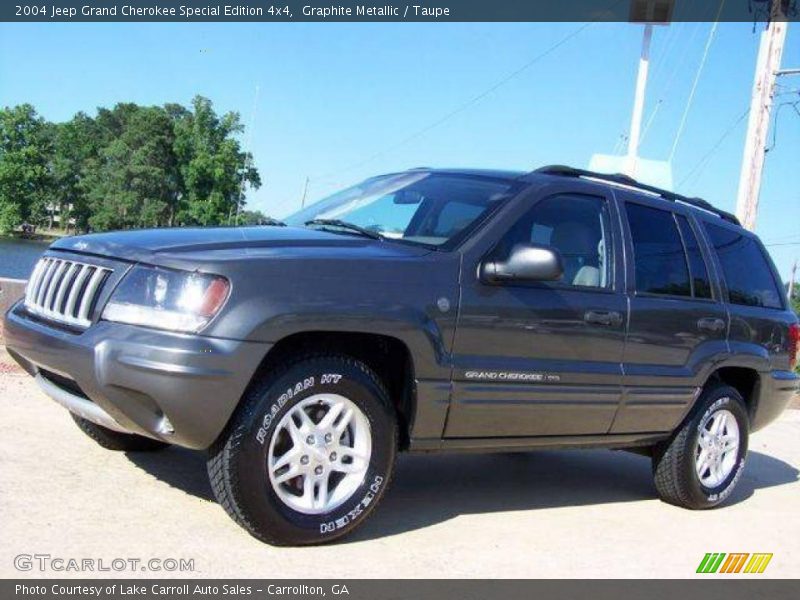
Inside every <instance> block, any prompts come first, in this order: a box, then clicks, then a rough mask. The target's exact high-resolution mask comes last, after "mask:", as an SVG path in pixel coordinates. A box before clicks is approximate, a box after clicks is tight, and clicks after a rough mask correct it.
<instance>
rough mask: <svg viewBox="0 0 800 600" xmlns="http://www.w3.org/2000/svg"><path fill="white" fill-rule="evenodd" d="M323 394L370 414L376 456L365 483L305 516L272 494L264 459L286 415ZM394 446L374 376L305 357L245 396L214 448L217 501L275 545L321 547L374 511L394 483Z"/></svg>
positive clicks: (352, 365) (333, 360) (393, 423)
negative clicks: (338, 501)
mask: <svg viewBox="0 0 800 600" xmlns="http://www.w3.org/2000/svg"><path fill="white" fill-rule="evenodd" d="M331 374H333V375H341V377H340V379H339V380H338V381H337V382H336V383H332V379H331V378H327V379H326V382H325V383H323V381H322V379H323V377H322V376H323V375H331ZM312 378H313V383H311V382H310V380H311V379H312ZM326 392H327V393H337V394H340V395H342V396H345V397H347V398H348V399H349V400H351V401H352V402H354V403H355V404H356V405H357V406H358V407H359V408H360V409H361V410H362V412H363V413H364V414H365V415H366V417H367V419H368V420H369V422H370V429H371V436H372V456H371V458H370V465H369V467H368V470H367V473H366V475H365V478H364V481H363V482H362V483H361V485H360V486H359V488H358V489H357V490H356V491H355V492H354V493H353V494H352V495H351V497H350V498H349V499H348V500H347V501H346V502H344V503H343V504H342V505H341V506H339V507H337V508H336V509H334V510H333V511H331V512H329V513H325V514H321V515H307V514H303V513H300V512H297V511H295V510H293V509H292V508H290V507H289V506H287V505H286V504H284V503H283V501H282V500H280V498H279V497H278V496H277V494H276V493H275V492H274V490H273V489H272V485H271V483H270V480H269V476H268V474H267V470H266V464H267V463H266V459H267V453H268V451H269V445H270V440H271V438H272V435H273V434H274V432H275V428H276V427H277V425H278V423H279V422H280V421H281V419H282V418H283V416H284V415H285V414H286V413H287V412H288V411H290V410H291V409H292V408H293V407H294V406H295V405H296V404H297V403H298V402H300V401H302V400H303V399H305V398H308V397H309V396H312V395H315V394H320V393H326ZM396 451H397V419H396V414H395V410H394V406H393V405H392V404H391V401H390V400H389V394H388V392H387V391H386V388H385V386H384V385H383V383H382V382H381V381H380V379H379V378H378V377H377V376H376V375H375V373H373V372H372V371H371V370H370V369H369V368H367V367H366V365H364V364H363V363H361V362H360V361H357V360H354V359H352V358H350V357H347V356H344V355H338V354H321V355H308V356H305V357H303V358H300V359H295V360H293V361H292V364H291V365H289V364H287V365H284V366H283V367H281V368H279V369H277V370H274V371H272V373H271V374H270V375H268V376H267V377H265V378H263V379H262V380H260V381H258V382H257V383H256V384H255V385H254V386H253V388H252V389H251V390H249V391H248V392H247V393H246V396H245V398H244V400H243V402H242V403H241V406H240V408H239V410H237V411H236V413H235V414H234V417H233V419H232V420H231V423H230V424H229V427H228V428H227V429H226V432H225V434H223V435H222V436H221V437H220V439H219V440H218V441H217V443H215V444H214V446H212V448H211V449H210V454H209V461H208V470H209V477H210V479H211V484H212V488H213V490H214V493H215V495H216V496H217V499H218V500H219V502H220V504H221V505H222V506H223V508H225V510H226V511H227V512H228V514H229V515H230V516H231V517H233V519H234V520H235V521H236V522H237V523H238V524H239V525H241V526H242V527H244V528H245V529H246V530H247V531H248V532H249V533H250V534H251V535H253V536H254V537H256V538H258V539H260V540H262V541H266V542H268V543H270V544H273V545H306V544H321V543H325V542H329V541H333V540H335V539H338V538H339V537H341V536H343V535H346V534H347V533H349V532H350V531H351V530H352V529H353V528H355V527H357V526H360V525H361V524H362V523H363V522H364V520H366V518H367V517H368V516H369V515H370V514H372V513H373V512H374V508H375V506H376V505H377V504H378V502H379V501H380V500H381V498H382V497H383V494H384V493H385V491H386V489H387V488H388V486H389V483H390V481H391V478H392V475H393V466H394V460H395V454H396Z"/></svg>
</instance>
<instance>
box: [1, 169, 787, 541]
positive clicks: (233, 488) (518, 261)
mask: <svg viewBox="0 0 800 600" xmlns="http://www.w3.org/2000/svg"><path fill="white" fill-rule="evenodd" d="M798 334H799V331H798V322H797V317H796V316H795V315H794V313H793V312H792V311H791V310H789V308H788V306H787V302H786V298H785V294H784V292H783V286H782V285H781V283H780V279H779V276H778V274H777V272H776V270H775V267H774V266H773V264H772V262H771V261H770V258H769V256H768V254H767V253H766V252H765V250H764V247H763V246H762V244H761V243H760V242H759V240H758V238H757V237H756V236H755V235H753V234H752V233H750V232H748V231H745V230H744V229H742V228H741V227H740V226H739V224H738V223H737V221H736V219H735V217H733V216H731V215H729V214H727V213H725V212H723V211H720V210H717V209H715V208H714V207H713V206H711V205H710V204H708V203H707V202H704V201H702V200H699V199H695V198H685V197H682V196H678V195H676V194H673V193H671V192H667V191H664V190H660V189H656V188H653V187H649V186H646V185H642V184H640V183H638V182H636V181H634V180H633V179H630V178H627V177H624V176H620V175H601V174H597V173H591V172H587V171H582V170H578V169H572V168H568V167H558V166H554V167H545V168H542V169H539V170H537V171H535V172H532V173H515V172H497V171H480V170H434V169H412V170H410V171H406V172H403V173H394V174H390V175H385V176H380V177H375V178H372V179H368V180H366V181H364V182H363V183H361V184H359V185H357V186H355V187H352V188H350V189H347V190H345V191H343V192H340V193H338V194H335V195H333V196H331V197H329V198H327V199H325V200H322V201H320V202H318V203H316V204H314V205H313V206H310V207H308V208H305V209H304V210H301V211H300V212H298V213H296V214H295V215H293V216H292V217H290V218H289V219H287V222H286V223H280V222H277V221H275V222H272V223H270V225H269V226H262V227H251V228H217V229H196V228H195V229H161V230H147V231H127V232H116V233H105V234H95V235H85V236H78V237H72V238H68V239H63V240H60V241H58V242H56V243H54V244H53V245H52V246H51V247H50V249H49V250H48V251H47V253H46V254H45V255H44V257H43V258H42V259H41V261H40V262H39V263H38V265H37V266H36V268H35V269H34V271H33V273H32V275H31V278H30V281H29V283H28V287H27V292H26V295H25V298H24V299H22V300H21V301H20V302H18V303H17V304H16V305H15V306H13V307H12V308H11V309H10V311H9V312H8V313H7V314H6V316H5V335H6V344H7V346H8V351H9V352H10V354H11V356H13V357H14V358H15V359H16V360H17V361H18V362H19V363H20V365H22V366H23V368H25V369H26V370H27V372H28V373H30V375H31V376H33V377H35V378H36V381H37V382H38V384H39V385H40V386H41V388H42V389H43V390H44V391H45V393H47V394H48V395H49V396H51V397H52V398H53V399H54V400H56V401H57V402H59V403H60V404H62V405H64V406H65V407H66V408H67V409H68V410H69V411H70V412H71V414H72V417H73V418H74V419H75V421H76V423H77V424H78V426H79V427H80V428H81V429H82V430H83V431H84V432H85V433H86V434H87V435H89V436H90V437H92V438H93V439H94V440H96V441H97V442H98V443H99V444H100V445H102V446H104V447H106V448H109V449H114V450H125V451H143V450H158V449H161V448H165V447H167V446H169V445H171V444H175V445H179V446H184V447H187V448H195V449H207V450H208V472H209V476H210V479H211V484H212V487H213V489H214V493H215V494H216V497H217V499H218V500H219V503H220V504H221V505H222V506H223V508H224V509H225V510H226V511H227V512H228V514H229V515H230V516H231V517H232V518H233V519H234V520H235V521H236V522H237V523H239V524H240V525H241V526H242V527H244V528H245V529H246V530H247V531H248V532H250V533H251V534H252V535H254V536H256V537H257V538H259V539H260V540H263V541H266V542H269V543H273V544H316V543H320V542H327V541H330V540H333V539H336V538H339V537H340V536H342V535H344V534H346V533H348V532H350V531H351V530H353V529H354V528H355V527H357V526H358V525H359V524H360V523H361V522H362V521H364V519H366V518H367V516H368V515H369V514H370V513H371V512H372V511H373V510H374V509H375V506H376V505H377V504H378V502H379V501H380V499H381V497H382V496H383V494H384V493H385V492H386V489H387V488H388V486H389V482H390V480H391V478H392V473H393V465H394V462H395V457H396V453H397V452H398V451H401V450H408V451H412V452H448V451H477V452H490V451H523V450H531V449H536V448H566V447H578V448H596V447H602V448H623V449H631V450H635V451H637V452H641V453H645V454H647V455H649V456H651V457H652V462H653V473H654V478H655V487H656V489H657V490H658V493H659V494H660V496H661V497H662V498H663V499H664V500H666V501H667V502H670V503H673V504H677V505H679V506H684V507H687V508H694V509H702V508H709V507H713V506H716V505H718V504H720V503H722V502H723V501H724V500H725V499H726V498H727V497H728V496H729V495H730V494H731V492H732V490H733V489H734V487H735V485H736V483H737V481H738V479H739V478H740V476H741V474H742V469H743V468H744V465H745V458H746V456H747V444H748V436H749V434H750V433H751V432H753V431H755V430H757V429H760V428H762V427H764V426H765V425H766V424H768V423H769V422H770V421H773V420H774V419H775V418H777V417H778V415H779V414H780V413H781V411H782V410H783V409H784V408H785V407H786V406H787V404H788V403H789V402H790V400H791V398H792V395H793V394H794V393H795V391H796V390H797V388H798V377H797V375H796V374H795V372H794V368H795V364H796V359H797V346H798Z"/></svg>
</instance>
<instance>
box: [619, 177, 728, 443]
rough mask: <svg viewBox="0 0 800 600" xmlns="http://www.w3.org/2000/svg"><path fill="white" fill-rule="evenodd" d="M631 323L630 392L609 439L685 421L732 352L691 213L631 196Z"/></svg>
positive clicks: (627, 202) (624, 195)
mask: <svg viewBox="0 0 800 600" xmlns="http://www.w3.org/2000/svg"><path fill="white" fill-rule="evenodd" d="M615 195H616V196H617V198H618V199H619V200H620V201H621V202H620V211H621V213H622V214H623V224H624V227H625V240H626V247H627V256H628V257H629V260H628V261H627V274H628V277H627V280H628V289H627V293H628V298H629V302H630V322H629V325H628V338H627V341H626V344H625V355H624V361H623V362H624V371H625V387H624V392H623V398H622V403H621V405H620V409H619V412H618V414H617V416H616V418H615V420H614V424H613V426H612V428H611V433H640V432H664V431H670V430H672V429H673V428H674V427H675V426H676V425H677V424H678V423H679V422H680V420H681V419H682V417H683V415H684V414H685V412H686V411H687V410H688V408H689V406H690V405H691V403H692V402H693V400H694V398H695V397H696V393H697V391H698V386H700V385H702V383H703V379H704V377H705V372H706V371H705V369H707V367H708V363H709V361H710V360H715V359H718V358H720V357H723V356H724V355H726V354H727V341H726V339H727V330H728V316H727V311H726V309H725V306H724V304H723V303H722V300H721V290H720V288H719V287H718V286H717V285H715V284H713V283H712V282H714V281H716V280H718V278H717V277H714V276H713V268H714V267H713V262H712V260H711V257H710V256H709V253H708V249H707V248H706V246H705V244H703V243H702V241H701V240H702V232H701V231H700V230H699V224H698V223H697V221H696V220H695V218H694V216H693V214H692V211H691V210H690V209H688V208H686V207H684V206H683V205H679V204H673V203H667V202H664V201H663V200H655V199H649V198H647V197H646V196H643V195H641V194H634V193H631V192H628V191H626V190H618V191H615Z"/></svg>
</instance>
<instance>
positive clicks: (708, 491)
mask: <svg viewBox="0 0 800 600" xmlns="http://www.w3.org/2000/svg"><path fill="white" fill-rule="evenodd" d="M717 423H725V424H724V425H722V426H721V427H722V428H721V429H720V431H719V432H718V433H719V435H720V436H721V438H719V439H717V440H713V441H711V442H706V440H707V439H712V438H714V437H715V436H714V435H713V433H712V431H709V429H711V430H713V429H714V427H715V424H717ZM734 429H735V430H736V435H737V436H738V446H737V447H736V449H735V450H733V449H729V450H728V451H724V448H725V447H726V445H727V444H730V443H731V441H730V440H731V439H732V438H733V437H734V433H733V431H734ZM749 432H750V418H749V417H748V414H747V409H746V408H745V404H744V400H743V399H742V396H741V395H740V394H739V392H738V391H737V390H735V389H734V388H732V387H730V386H727V385H722V384H716V385H713V386H711V387H709V388H708V389H706V390H705V391H704V392H703V393H702V395H701V396H700V398H698V400H697V405H696V406H695V409H694V410H693V411H692V413H690V416H689V417H688V418H687V419H686V421H685V422H684V423H683V424H682V425H681V426H680V428H679V429H678V430H677V431H676V432H675V433H674V434H673V436H672V438H671V439H670V440H669V441H668V442H665V443H663V444H661V445H659V446H656V447H655V448H654V452H653V477H654V479H655V484H656V489H657V490H658V493H659V495H660V496H661V499H662V500H664V501H666V502H669V503H670V504H674V505H676V506H681V507H684V508H691V509H706V508H713V507H715V506H718V505H720V504H721V503H722V502H724V501H725V499H726V498H728V496H730V495H731V493H732V492H733V490H734V488H735V487H736V484H737V483H738V482H739V479H740V477H741V476H742V472H743V470H744V465H745V461H746V459H747V444H748V439H749ZM701 438H702V444H701ZM703 444H705V446H706V447H707V448H710V450H704V449H703ZM703 452H706V454H703ZM715 456H722V457H723V458H721V459H720V461H719V463H716V461H715V460H714V457H715ZM706 460H709V462H705V461H706ZM700 462H704V463H705V464H704V465H700V464H699V463H700ZM714 464H719V465H720V468H719V469H718V470H716V471H714V469H713V465H714ZM705 465H708V466H707V468H706V466H705ZM699 471H702V472H701V473H699Z"/></svg>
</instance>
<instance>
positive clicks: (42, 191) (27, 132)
mask: <svg viewBox="0 0 800 600" xmlns="http://www.w3.org/2000/svg"><path fill="white" fill-rule="evenodd" d="M243 129H244V128H243V126H242V124H241V122H240V119H239V115H238V114H237V113H233V112H231V113H227V114H224V115H222V116H218V115H217V114H216V112H215V111H214V108H213V106H212V103H211V101H210V100H208V99H206V98H203V97H201V96H197V97H195V98H194V100H193V101H192V106H191V108H186V107H184V106H181V105H179V104H166V105H164V106H163V107H159V106H151V107H145V106H139V105H137V104H134V103H130V102H125V103H119V104H117V105H116V106H114V107H113V108H111V109H108V108H99V109H98V111H97V116H96V117H94V118H92V117H90V116H89V115H87V114H85V113H82V112H80V113H78V114H76V115H75V116H74V117H73V118H72V119H71V120H70V121H68V122H66V123H59V124H53V123H47V122H46V121H44V119H42V118H41V117H39V116H38V115H37V114H36V111H35V110H34V109H33V107H32V106H30V105H28V104H24V105H21V106H17V107H14V108H7V109H4V110H2V111H0V230H2V231H8V230H11V229H13V228H15V227H17V226H19V224H20V223H22V222H24V221H29V222H34V223H40V222H43V220H44V218H46V217H47V215H48V214H50V215H52V214H54V213H55V212H56V210H58V211H59V212H60V214H61V223H62V225H63V226H65V227H66V226H67V224H68V223H69V220H70V218H74V219H75V224H76V229H78V230H80V231H85V230H87V229H93V230H95V231H104V230H108V229H129V228H135V227H163V226H174V225H219V224H234V223H237V222H250V221H252V220H254V221H255V222H258V221H259V220H261V219H264V218H265V217H264V216H263V215H260V213H253V214H250V215H248V216H246V217H244V218H243V217H242V216H241V214H240V213H241V212H242V209H243V208H244V204H245V195H244V191H245V188H246V187H247V186H250V187H253V188H257V187H259V186H260V184H261V179H260V177H259V174H258V171H257V170H256V168H255V167H254V166H253V161H252V156H251V155H250V154H249V153H245V152H243V151H242V150H241V147H240V144H239V141H238V139H237V137H238V136H239V135H240V134H241V133H242V132H243ZM259 215H260V216H259Z"/></svg>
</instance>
